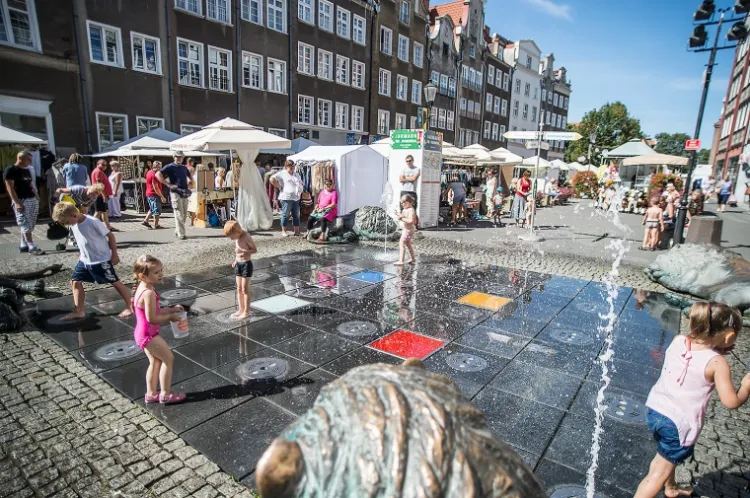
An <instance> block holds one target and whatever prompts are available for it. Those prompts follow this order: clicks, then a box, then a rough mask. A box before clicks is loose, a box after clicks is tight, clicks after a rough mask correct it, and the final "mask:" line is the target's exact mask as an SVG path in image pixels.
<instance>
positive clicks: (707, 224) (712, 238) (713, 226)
mask: <svg viewBox="0 0 750 498" xmlns="http://www.w3.org/2000/svg"><path fill="white" fill-rule="evenodd" d="M723 224H724V220H722V219H721V218H719V217H718V216H712V215H707V214H703V215H700V216H693V219H692V220H690V228H688V232H687V236H686V237H685V242H687V243H690V244H712V245H714V246H717V247H720V246H721V229H722V227H723Z"/></svg>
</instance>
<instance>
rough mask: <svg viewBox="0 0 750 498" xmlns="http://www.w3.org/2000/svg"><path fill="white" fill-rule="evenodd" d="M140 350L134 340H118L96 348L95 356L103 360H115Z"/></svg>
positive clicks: (133, 354)
mask: <svg viewBox="0 0 750 498" xmlns="http://www.w3.org/2000/svg"><path fill="white" fill-rule="evenodd" d="M140 352H141V348H139V347H138V345H137V344H136V343H135V341H132V340H130V341H120V342H114V343H110V344H107V345H106V346H102V347H101V348H99V349H97V350H96V356H97V357H98V358H99V359H100V360H104V361H117V360H123V359H125V358H129V357H131V356H135V355H137V354H138V353H140Z"/></svg>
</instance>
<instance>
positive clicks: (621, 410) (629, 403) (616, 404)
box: [604, 395, 646, 424]
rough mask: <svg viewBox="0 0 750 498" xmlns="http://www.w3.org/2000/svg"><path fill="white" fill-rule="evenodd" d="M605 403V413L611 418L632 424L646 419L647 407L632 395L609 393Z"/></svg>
mask: <svg viewBox="0 0 750 498" xmlns="http://www.w3.org/2000/svg"><path fill="white" fill-rule="evenodd" d="M604 404H605V406H606V409H605V410H604V414H605V415H607V416H608V417H610V418H613V419H615V420H619V421H621V422H628V423H631V424H637V423H641V422H645V421H646V407H645V406H643V404H642V403H640V402H639V401H636V400H635V399H633V398H631V397H630V396H619V395H614V396H613V395H609V396H607V397H606V398H605V399H604Z"/></svg>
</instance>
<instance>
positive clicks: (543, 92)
mask: <svg viewBox="0 0 750 498" xmlns="http://www.w3.org/2000/svg"><path fill="white" fill-rule="evenodd" d="M542 100H543V101H544V100H547V89H546V88H542Z"/></svg>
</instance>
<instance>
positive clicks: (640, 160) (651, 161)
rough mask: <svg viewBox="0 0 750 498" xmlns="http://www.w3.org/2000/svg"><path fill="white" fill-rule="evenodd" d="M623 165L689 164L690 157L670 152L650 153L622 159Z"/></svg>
mask: <svg viewBox="0 0 750 498" xmlns="http://www.w3.org/2000/svg"><path fill="white" fill-rule="evenodd" d="M622 164H623V166H635V165H643V166H687V164H688V158H687V157H680V156H670V155H668V154H648V155H645V156H636V157H629V158H627V159H624V160H623V161H622Z"/></svg>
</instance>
